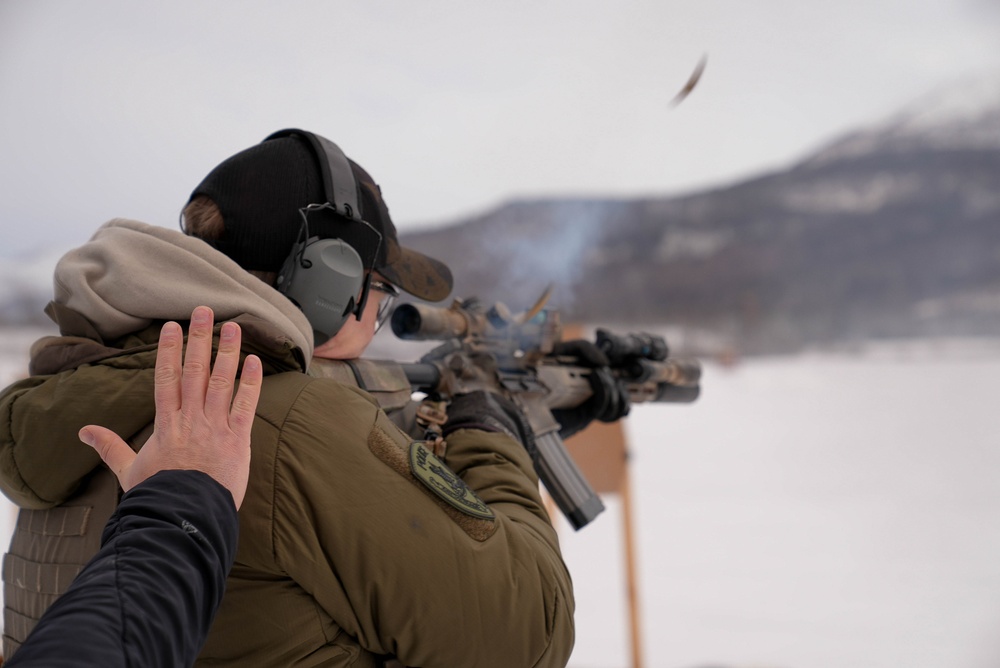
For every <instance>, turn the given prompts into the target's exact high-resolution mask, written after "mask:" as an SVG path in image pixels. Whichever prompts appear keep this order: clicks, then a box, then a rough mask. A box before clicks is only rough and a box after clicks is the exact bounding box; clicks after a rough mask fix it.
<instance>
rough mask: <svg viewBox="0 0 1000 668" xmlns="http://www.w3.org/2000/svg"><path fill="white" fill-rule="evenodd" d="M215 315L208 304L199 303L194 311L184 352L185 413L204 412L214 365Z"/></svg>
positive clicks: (183, 395)
mask: <svg viewBox="0 0 1000 668" xmlns="http://www.w3.org/2000/svg"><path fill="white" fill-rule="evenodd" d="M214 318H215V314H214V313H212V309H210V308H208V307H207V306H198V307H196V308H195V310H194V311H193V312H192V313H191V327H190V328H189V329H188V344H187V351H185V353H184V377H183V379H182V385H181V404H182V407H183V410H184V411H185V412H188V411H192V410H193V411H197V412H201V411H202V410H204V406H205V392H206V390H207V388H208V378H209V374H210V370H211V364H212V322H213V320H214Z"/></svg>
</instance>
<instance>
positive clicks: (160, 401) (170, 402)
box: [153, 322, 184, 429]
mask: <svg viewBox="0 0 1000 668" xmlns="http://www.w3.org/2000/svg"><path fill="white" fill-rule="evenodd" d="M183 344H184V331H183V330H182V329H181V326H180V325H178V324H177V323H176V322H168V323H167V324H165V325H164V326H163V328H162V329H161V330H160V343H159V346H158V347H157V349H156V370H155V372H154V375H153V378H154V381H153V396H154V403H155V405H156V427H157V428H158V429H165V428H166V425H167V424H169V422H170V420H171V419H172V416H173V415H174V413H176V412H177V411H179V410H180V409H181V348H182V347H183Z"/></svg>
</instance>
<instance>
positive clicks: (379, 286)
mask: <svg viewBox="0 0 1000 668" xmlns="http://www.w3.org/2000/svg"><path fill="white" fill-rule="evenodd" d="M370 287H371V289H372V290H378V291H379V292H381V293H382V294H384V295H385V297H384V298H383V299H382V301H381V302H380V303H379V305H378V315H376V316H375V331H376V332H377V331H378V330H380V329H382V325H383V324H385V321H386V320H387V319H388V318H389V313H391V312H392V305H393V304H394V303H395V302H396V298H397V297H399V290H397V289H396V286H394V285H390V284H389V283H386V282H385V281H380V280H378V279H377V278H373V279H371V281H370Z"/></svg>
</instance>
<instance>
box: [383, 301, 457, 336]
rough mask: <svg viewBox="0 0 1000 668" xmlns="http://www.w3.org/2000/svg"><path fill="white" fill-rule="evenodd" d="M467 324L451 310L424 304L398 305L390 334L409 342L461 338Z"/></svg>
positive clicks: (393, 316) (393, 315)
mask: <svg viewBox="0 0 1000 668" xmlns="http://www.w3.org/2000/svg"><path fill="white" fill-rule="evenodd" d="M468 331H469V322H468V320H466V319H465V318H464V317H463V316H462V314H460V313H458V312H456V311H453V310H451V309H445V308H440V307H436V306H427V305H424V304H400V305H399V306H397V307H396V310H395V311H394V312H393V314H392V332H393V334H395V335H396V336H398V337H399V338H401V339H405V340H409V341H427V340H435V341H440V340H443V339H452V338H462V337H463V336H465V334H466V332H468Z"/></svg>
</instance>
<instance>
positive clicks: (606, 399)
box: [552, 339, 631, 438]
mask: <svg viewBox="0 0 1000 668" xmlns="http://www.w3.org/2000/svg"><path fill="white" fill-rule="evenodd" d="M552 353H553V354H554V355H558V356H561V357H572V358H574V360H575V362H576V363H577V364H579V365H580V366H583V367H589V368H590V369H591V372H590V376H589V380H590V389H591V392H593V394H592V395H591V396H590V398H589V399H587V400H586V401H585V402H583V403H582V404H580V405H579V406H577V407H576V408H563V409H557V410H554V411H552V416H553V417H555V419H556V421H557V422H558V423H559V424H560V426H561V427H562V428H561V429H560V430H559V435H560V436H562V437H563V438H569V437H570V436H572V435H573V434H575V433H577V432H578V431H580V430H582V429H583V428H584V427H586V426H587V425H588V424H590V423H591V422H592V421H594V420H600V421H601V422H615V421H617V420H620V419H621V418H623V417H625V416H626V415H628V412H629V409H630V408H631V403H630V402H629V398H628V389H627V388H626V387H625V384H624V383H623V382H622V381H620V380H618V379H617V378H615V376H614V374H612V373H611V369H610V368H609V366H608V365H609V364H610V362H608V358H607V355H605V354H604V352H603V351H601V349H600V348H598V347H597V346H596V345H595V344H593V343H591V342H590V341H585V340H583V339H578V340H573V341H562V342H560V343H557V344H556V346H555V348H554V349H553V350H552Z"/></svg>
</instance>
